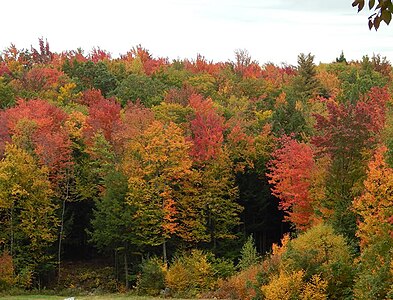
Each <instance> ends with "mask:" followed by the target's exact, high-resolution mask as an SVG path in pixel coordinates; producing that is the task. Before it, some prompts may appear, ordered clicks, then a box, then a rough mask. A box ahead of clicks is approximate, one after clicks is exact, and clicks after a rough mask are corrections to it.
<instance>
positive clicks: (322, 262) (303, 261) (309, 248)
mask: <svg viewBox="0 0 393 300" xmlns="http://www.w3.org/2000/svg"><path fill="white" fill-rule="evenodd" d="M280 269H281V270H282V271H285V272H287V273H288V272H298V271H304V280H305V281H307V282H309V281H310V280H311V278H312V276H313V275H318V274H320V275H321V278H322V279H323V280H324V281H326V282H327V283H328V286H327V293H328V296H329V299H344V298H346V297H350V296H351V293H352V286H353V277H354V272H353V264H352V257H351V252H350V249H349V247H348V246H347V244H346V242H345V239H344V237H343V236H341V235H338V234H335V233H334V231H333V228H332V227H330V226H327V225H323V224H320V225H317V226H315V227H313V228H311V229H310V230H308V231H307V232H305V233H303V234H302V235H300V236H299V237H298V238H296V239H293V240H291V241H290V242H289V243H288V246H287V249H286V251H285V253H283V255H282V263H281V266H280Z"/></svg>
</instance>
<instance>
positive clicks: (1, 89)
mask: <svg viewBox="0 0 393 300" xmlns="http://www.w3.org/2000/svg"><path fill="white" fill-rule="evenodd" d="M14 104H15V93H14V90H13V88H12V87H11V86H10V85H7V84H6V82H5V80H4V78H3V77H0V109H2V108H3V109H5V108H9V107H12V106H13V105H14Z"/></svg>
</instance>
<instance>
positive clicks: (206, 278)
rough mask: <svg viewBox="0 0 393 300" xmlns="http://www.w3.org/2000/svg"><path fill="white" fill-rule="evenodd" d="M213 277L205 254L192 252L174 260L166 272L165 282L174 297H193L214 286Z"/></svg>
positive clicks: (212, 271)
mask: <svg viewBox="0 0 393 300" xmlns="http://www.w3.org/2000/svg"><path fill="white" fill-rule="evenodd" d="M214 275H215V272H214V269H213V267H212V265H211V263H210V262H209V261H208V256H207V254H205V253H203V252H202V251H200V250H193V251H192V252H191V253H190V254H186V255H183V256H179V257H177V258H175V260H174V261H173V263H172V264H171V266H170V267H169V269H168V271H167V272H166V276H165V282H166V286H167V287H168V288H169V289H170V291H171V293H172V294H173V295H174V296H179V297H194V296H196V295H198V294H199V293H201V292H205V291H208V290H210V289H211V288H212V287H213V286H214V284H215V281H216V280H215V276H214Z"/></svg>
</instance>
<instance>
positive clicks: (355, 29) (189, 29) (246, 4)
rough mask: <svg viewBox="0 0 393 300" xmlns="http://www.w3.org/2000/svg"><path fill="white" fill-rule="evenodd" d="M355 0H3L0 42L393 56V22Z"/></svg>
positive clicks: (281, 55)
mask: <svg viewBox="0 0 393 300" xmlns="http://www.w3.org/2000/svg"><path fill="white" fill-rule="evenodd" d="M352 1H353V0H139V1H135V0H128V1H127V0H111V1H109V0H35V1H32V0H3V1H1V2H0V10H1V12H2V13H1V27H0V28H1V29H0V50H3V49H5V48H6V47H8V46H9V45H10V44H11V43H14V44H15V45H16V46H17V47H18V48H30V45H33V46H35V47H37V46H38V37H44V38H47V39H48V41H49V44H50V47H51V49H52V51H56V52H60V51H63V50H72V49H76V48H78V47H81V48H83V49H84V50H85V52H89V51H90V50H91V49H92V48H93V47H94V46H96V47H97V46H99V47H100V48H101V49H105V50H108V51H109V52H111V53H112V55H113V56H115V57H116V56H118V54H119V53H126V52H127V51H128V50H129V49H131V48H132V47H133V46H135V45H138V44H142V46H143V47H145V48H147V49H148V50H150V52H151V53H152V54H153V56H155V57H157V56H160V57H168V58H170V59H174V58H190V59H192V58H195V57H196V55H197V54H198V53H200V54H202V55H204V56H205V57H206V58H207V59H208V60H214V61H215V62H217V61H227V60H229V59H233V58H234V50H235V49H247V50H248V51H249V53H250V54H251V56H252V58H253V59H256V60H258V61H259V62H260V63H266V62H269V61H271V62H274V63H281V62H286V63H290V64H296V59H297V55H298V54H299V53H301V52H304V53H309V52H311V53H312V54H313V55H315V58H316V59H315V61H316V62H331V61H333V60H335V58H336V57H338V56H339V55H340V53H341V50H343V51H344V54H345V56H346V58H347V59H360V58H361V57H362V56H363V55H365V54H368V55H370V56H372V55H373V53H375V54H378V53H379V54H381V55H382V56H386V57H387V58H388V59H389V60H390V61H393V23H392V25H390V26H389V27H388V26H384V24H382V25H381V28H380V29H379V30H378V32H375V30H372V31H370V30H369V29H368V26H367V17H368V15H370V14H371V13H370V11H368V10H367V9H365V12H362V13H360V14H357V12H356V9H354V8H352V6H351V3H352Z"/></svg>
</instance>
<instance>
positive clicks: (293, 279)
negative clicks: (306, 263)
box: [261, 271, 304, 300]
mask: <svg viewBox="0 0 393 300" xmlns="http://www.w3.org/2000/svg"><path fill="white" fill-rule="evenodd" d="M303 276H304V272H303V271H297V272H292V273H290V274H286V273H285V272H281V273H280V274H279V275H278V276H275V277H273V278H272V280H271V281H270V282H269V284H267V285H264V286H262V288H261V289H262V292H263V294H264V296H265V297H264V298H265V299H266V300H277V299H280V300H291V299H299V298H300V294H301V289H302V285H303Z"/></svg>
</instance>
